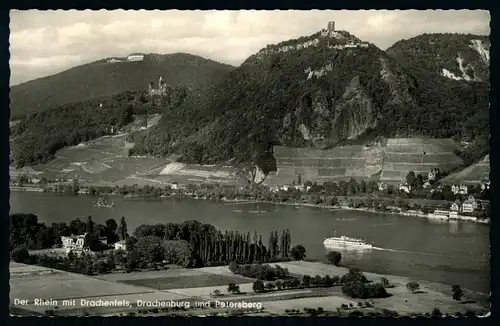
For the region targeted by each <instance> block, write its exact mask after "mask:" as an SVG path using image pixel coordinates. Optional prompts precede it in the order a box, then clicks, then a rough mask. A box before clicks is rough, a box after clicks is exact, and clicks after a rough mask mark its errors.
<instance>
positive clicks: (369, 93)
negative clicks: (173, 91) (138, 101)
mask: <svg viewBox="0 0 500 326" xmlns="http://www.w3.org/2000/svg"><path fill="white" fill-rule="evenodd" d="M412 70H413V67H411V66H408V65H405V64H401V63H400V62H399V61H397V60H395V59H394V58H393V57H392V56H390V55H389V54H388V53H386V52H385V51H382V50H380V49H379V48H378V47H376V46H374V45H373V44H370V43H367V42H363V41H361V40H360V39H359V38H357V37H355V36H354V35H351V34H350V33H348V32H346V31H335V30H333V31H332V30H327V29H325V30H322V31H320V32H317V33H314V34H312V35H309V36H304V37H301V38H297V39H294V40H288V41H284V42H280V43H278V44H275V45H268V46H266V47H265V48H263V49H261V50H260V51H258V52H257V53H255V54H253V55H251V56H250V57H249V58H248V59H247V60H245V61H244V62H243V64H242V65H241V66H240V67H238V68H236V69H235V70H233V71H232V72H231V73H229V74H228V75H227V78H226V79H225V80H223V81H222V82H221V83H220V84H218V86H217V87H215V88H211V89H210V90H209V91H208V92H207V93H204V97H205V98H208V99H210V100H208V101H206V102H204V103H199V104H200V105H199V106H200V107H201V108H200V107H195V106H196V105H194V104H193V103H192V102H191V101H189V100H187V101H185V102H183V104H182V105H181V107H180V108H178V110H176V111H172V112H169V113H167V114H166V115H164V116H163V118H162V121H160V123H159V124H158V126H157V127H156V128H155V129H154V130H152V131H151V132H150V134H149V137H150V138H149V139H150V140H148V141H149V142H150V143H147V142H148V141H145V140H144V138H142V139H141V138H140V137H136V139H135V140H136V141H137V144H136V147H135V148H134V149H133V152H134V153H136V154H147V153H150V154H154V153H155V152H165V151H166V152H169V151H176V152H181V153H182V154H183V157H182V160H184V161H185V162H187V163H196V164H214V163H218V162H227V161H233V162H234V163H237V162H239V163H241V162H245V161H247V162H248V161H251V160H253V161H255V160H257V161H258V160H259V159H257V158H258V157H261V158H262V157H266V156H269V154H270V153H269V150H270V147H271V145H272V144H281V145H286V146H295V147H301V146H304V147H317V148H328V147H331V146H335V145H339V144H341V143H342V142H345V141H352V140H356V139H360V138H363V136H365V135H368V134H375V135H377V134H378V135H379V136H385V137H396V136H397V137H407V136H429V137H436V138H446V137H452V136H456V137H464V138H467V137H469V138H474V137H475V136H476V135H475V134H471V135H466V134H465V132H462V129H464V127H463V124H464V120H466V121H467V120H469V121H471V119H476V120H478V124H479V125H481V127H484V126H487V122H485V121H483V120H484V115H486V114H485V112H486V111H485V110H484V108H485V107H486V109H487V105H486V106H484V104H485V103H486V102H485V101H487V100H488V98H487V91H484V89H483V88H484V87H483V86H481V85H479V86H478V85H475V86H471V84H470V83H468V82H467V81H455V80H446V78H444V77H443V79H442V80H441V79H440V80H439V81H436V82H434V85H433V86H435V87H437V88H434V90H435V89H437V90H438V92H439V94H434V95H432V93H431V92H432V91H433V89H431V88H429V87H427V86H425V84H426V83H427V81H425V80H423V79H422V77H421V74H419V73H415V74H413V72H412ZM442 83H446V86H443V85H444V84H442ZM479 84H481V83H479ZM450 85H451V87H448V86H450ZM477 89H479V90H480V93H479V95H478V94H476V93H477ZM450 95H453V97H454V100H452V101H449V97H450ZM457 98H458V99H460V102H458V101H457ZM429 101H432V102H435V103H434V106H429V103H428V102H429ZM447 102H452V103H449V104H447ZM465 103H467V105H465ZM454 105H458V107H453V106H454ZM462 108H463V110H462ZM481 108H482V109H481ZM478 112H481V114H482V115H481V114H480V113H478ZM478 114H479V116H478ZM177 115H179V116H182V117H183V118H179V116H177ZM188 116H190V117H193V118H194V117H196V118H195V119H196V123H194V124H193V125H192V126H187V127H186V124H184V125H183V126H182V129H183V130H180V129H181V128H179V127H178V124H179V121H187V120H186V117H188ZM388 117H391V118H390V119H388ZM471 117H472V118H471ZM434 118H437V120H435V119H434ZM455 118H456V119H457V120H456V121H455V120H453V119H455ZM433 120H435V121H434V122H433ZM450 120H452V122H449V121H450ZM436 122H437V123H439V122H445V123H447V124H448V125H445V127H444V128H442V127H439V128H438V129H435V128H432V127H436V125H435V124H436ZM187 124H189V122H188V123H187ZM155 138H157V139H170V141H169V142H160V141H153V142H154V144H153V143H151V139H155ZM156 146H160V147H161V150H160V149H155V147H156ZM146 148H147V149H146Z"/></svg>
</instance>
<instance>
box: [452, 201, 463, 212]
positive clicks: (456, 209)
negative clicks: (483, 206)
mask: <svg viewBox="0 0 500 326" xmlns="http://www.w3.org/2000/svg"><path fill="white" fill-rule="evenodd" d="M450 209H451V210H452V211H453V212H461V211H462V205H460V203H458V202H454V203H453V204H452V205H451V207H450Z"/></svg>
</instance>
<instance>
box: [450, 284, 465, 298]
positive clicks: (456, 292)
mask: <svg viewBox="0 0 500 326" xmlns="http://www.w3.org/2000/svg"><path fill="white" fill-rule="evenodd" d="M451 291H452V292H453V300H456V301H460V300H462V297H463V295H464V293H463V291H462V288H460V285H453V286H452V287H451Z"/></svg>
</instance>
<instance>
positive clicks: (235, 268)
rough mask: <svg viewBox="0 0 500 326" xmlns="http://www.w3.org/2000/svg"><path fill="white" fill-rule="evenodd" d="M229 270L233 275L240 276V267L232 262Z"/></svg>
mask: <svg viewBox="0 0 500 326" xmlns="http://www.w3.org/2000/svg"><path fill="white" fill-rule="evenodd" d="M229 270H230V271H231V273H233V274H240V271H241V270H240V265H238V264H237V263H236V262H235V261H234V260H233V261H232V262H230V263H229Z"/></svg>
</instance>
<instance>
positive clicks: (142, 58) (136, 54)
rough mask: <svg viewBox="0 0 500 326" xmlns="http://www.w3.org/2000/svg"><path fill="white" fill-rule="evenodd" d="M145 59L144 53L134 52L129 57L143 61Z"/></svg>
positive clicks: (132, 59)
mask: <svg viewBox="0 0 500 326" xmlns="http://www.w3.org/2000/svg"><path fill="white" fill-rule="evenodd" d="M142 60H144V54H142V53H132V54H131V55H129V56H128V57H127V61H142Z"/></svg>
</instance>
